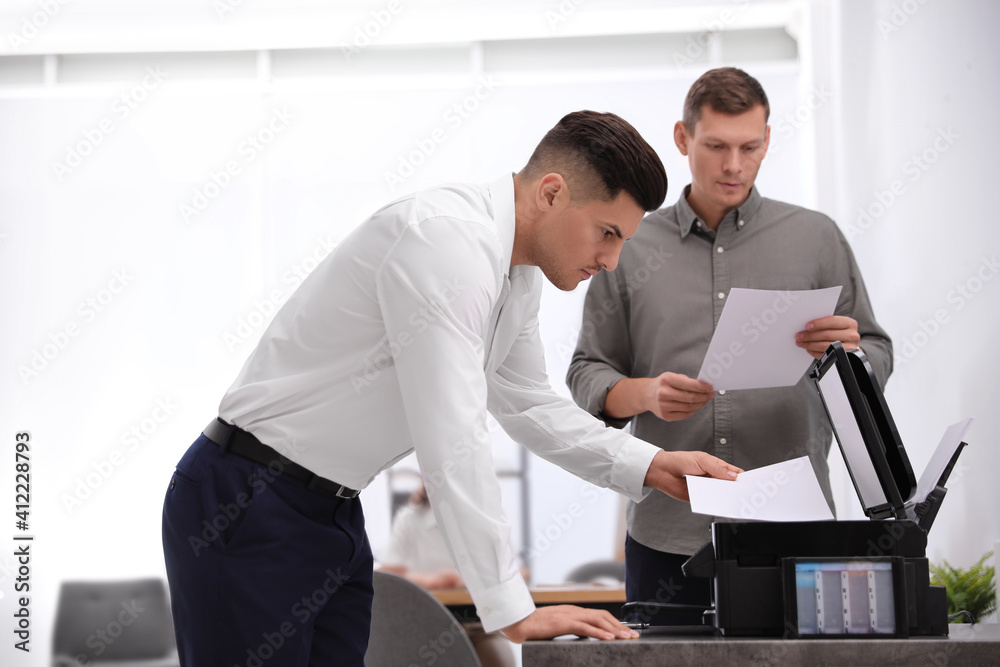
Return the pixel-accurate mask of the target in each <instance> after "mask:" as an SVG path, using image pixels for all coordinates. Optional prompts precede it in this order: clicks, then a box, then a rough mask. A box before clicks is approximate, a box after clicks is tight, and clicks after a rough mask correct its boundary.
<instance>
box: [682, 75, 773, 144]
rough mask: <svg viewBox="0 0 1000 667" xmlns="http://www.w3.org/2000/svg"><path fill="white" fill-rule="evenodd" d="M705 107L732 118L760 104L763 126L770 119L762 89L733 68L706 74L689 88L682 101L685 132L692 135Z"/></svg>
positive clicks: (756, 82)
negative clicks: (729, 115) (707, 106)
mask: <svg viewBox="0 0 1000 667" xmlns="http://www.w3.org/2000/svg"><path fill="white" fill-rule="evenodd" d="M706 104H707V105H709V106H710V107H712V110H713V111H718V112H719V113H726V114H731V115H736V114H741V113H744V112H746V111H750V109H753V108H754V107H755V106H757V105H758V104H759V105H761V106H763V107H764V122H765V123H766V122H767V118H768V116H770V115H771V106H770V105H769V104H768V103H767V93H765V92H764V87H763V86H761V85H760V82H759V81H757V79H755V78H753V77H752V76H750V75H749V74H747V73H746V72H744V71H743V70H741V69H737V68H735V67H720V68H718V69H711V70H708V71H707V72H705V73H704V74H702V75H701V76H700V77H698V80H697V81H695V82H694V83H693V84H692V85H691V90H689V91H688V94H687V99H685V100H684V125H686V126H687V129H688V132H694V126H695V125H697V124H698V121H699V120H701V110H702V109H704V108H705V105H706Z"/></svg>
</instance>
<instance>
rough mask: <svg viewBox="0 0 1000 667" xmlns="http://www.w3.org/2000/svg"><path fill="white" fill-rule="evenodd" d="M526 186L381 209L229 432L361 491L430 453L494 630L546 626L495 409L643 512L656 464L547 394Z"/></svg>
mask: <svg viewBox="0 0 1000 667" xmlns="http://www.w3.org/2000/svg"><path fill="white" fill-rule="evenodd" d="M513 243H514V185H513V179H512V177H511V176H510V175H507V176H504V177H503V178H501V179H500V180H498V181H496V182H494V183H492V184H490V185H448V186H442V187H439V188H434V189H431V190H425V191H422V192H418V193H416V194H413V195H409V196H407V197H404V198H402V199H399V200H397V201H395V202H393V203H391V204H389V205H387V206H386V207H384V208H382V209H380V210H379V211H377V212H376V213H375V214H374V215H373V216H372V217H371V218H370V219H369V220H367V221H366V222H365V223H363V224H362V225H361V226H360V227H358V228H357V229H356V230H355V231H354V232H353V233H352V234H351V235H349V236H348V237H347V238H346V239H344V241H343V242H342V243H341V244H340V245H339V246H338V247H337V248H336V249H335V250H334V251H333V252H331V253H330V254H329V255H328V256H327V257H326V258H325V259H324V260H323V261H322V262H321V263H320V265H319V266H318V267H317V268H316V269H315V270H314V271H313V272H312V274H310V276H309V277H308V278H307V279H306V280H305V281H304V282H303V283H302V285H301V286H300V287H299V288H298V289H297V290H296V291H295V293H294V294H292V295H291V297H290V298H289V299H288V301H287V302H286V303H285V304H284V305H283V306H282V308H281V309H280V310H279V311H278V313H277V314H276V315H275V317H274V320H273V321H272V322H271V324H270V326H268V328H267V330H266V331H265V332H264V334H263V335H262V337H261V340H260V342H259V343H258V345H257V347H256V349H255V350H254V351H253V352H252V353H251V355H250V357H249V359H247V361H246V364H245V365H244V366H243V369H242V371H241V372H240V374H239V376H238V377H237V378H236V381H235V382H234V383H233V385H232V387H230V388H229V391H228V392H227V393H226V395H225V397H224V398H223V399H222V403H221V405H220V408H219V414H220V416H221V417H222V418H223V419H224V420H226V421H228V422H230V423H234V424H236V425H237V426H239V427H241V428H243V429H245V430H247V431H249V432H251V433H253V434H254V435H255V436H256V437H257V438H258V439H259V440H261V441H262V442H264V443H266V444H268V445H270V446H272V447H274V448H275V449H277V450H278V451H280V452H281V453H282V454H284V455H285V456H287V457H288V458H289V459H291V460H292V461H295V462H296V463H299V464H300V465H302V466H305V467H306V468H308V469H310V470H311V471H312V472H314V473H316V474H317V475H320V476H322V477H326V478H327V479H331V480H333V481H335V482H337V483H339V484H344V485H346V486H349V487H352V488H355V489H363V488H364V487H365V486H367V485H368V484H369V483H370V482H371V480H372V479H373V478H374V477H375V476H376V475H377V474H378V473H379V472H381V471H382V470H384V469H386V468H388V467H390V466H391V465H392V464H393V463H395V462H396V461H398V460H399V459H401V458H403V457H404V456H406V455H407V454H409V453H410V452H411V451H415V452H416V456H417V461H418V463H419V465H420V468H421V472H422V474H423V476H424V482H425V484H426V486H427V489H428V495H429V497H430V499H431V506H432V508H433V509H434V513H435V516H436V518H437V522H438V525H439V526H440V527H441V530H442V533H443V534H444V537H445V540H446V542H447V543H448V548H449V550H450V551H451V554H452V557H453V558H454V561H455V564H456V566H457V568H458V571H459V573H460V574H461V576H462V579H463V580H464V581H465V584H466V586H467V587H468V589H469V592H470V594H471V596H472V599H473V601H474V602H475V603H476V608H477V612H478V614H479V617H480V618H481V619H482V622H483V627H484V628H485V629H486V631H487V632H489V631H493V630H497V629H499V628H502V627H505V626H507V625H510V624H511V623H514V622H516V621H518V620H520V619H522V618H524V617H525V616H527V615H528V614H530V613H531V612H532V611H533V610H534V605H533V603H532V601H531V597H530V596H529V594H528V589H527V586H526V585H525V583H524V579H523V578H522V577H521V575H520V573H519V571H518V565H517V559H516V557H515V555H514V551H513V548H512V546H511V540H510V532H511V526H510V523H509V521H508V520H507V518H506V517H505V516H504V514H503V511H502V509H501V506H500V486H499V483H498V481H497V478H496V474H495V471H494V468H493V459H492V451H491V445H490V436H489V433H488V426H487V410H489V413H490V414H492V415H493V416H494V417H495V418H496V420H497V421H498V422H499V423H500V425H501V426H502V427H503V429H504V430H505V431H506V432H507V433H508V434H509V435H510V436H511V437H512V438H513V439H514V440H516V441H517V442H519V443H520V444H522V445H523V446H525V447H527V448H528V449H529V450H530V451H532V452H534V453H535V454H538V455H539V456H541V457H543V458H545V459H547V460H549V461H551V462H553V463H555V464H557V465H559V466H561V467H563V468H565V469H566V470H569V471H570V472H573V473H574V474H576V475H578V476H579V477H581V478H583V479H585V480H587V481H590V482H592V483H594V484H597V485H598V486H602V487H609V488H611V489H614V490H615V491H618V492H619V493H622V494H624V495H626V496H627V497H629V498H631V499H633V500H636V501H638V500H640V499H641V498H642V497H643V496H644V495H645V493H647V492H648V491H649V489H648V488H644V487H643V480H644V478H645V474H646V471H647V469H648V468H649V464H650V462H651V461H652V459H653V457H654V456H655V454H656V453H657V452H658V451H660V450H659V448H657V447H654V446H653V445H650V444H648V443H646V442H643V441H641V440H638V439H635V438H633V437H631V436H629V435H627V434H625V433H622V432H621V431H618V430H616V429H612V428H607V427H605V426H604V425H603V424H602V423H601V422H600V421H598V420H597V419H595V418H594V417H592V416H591V415H589V414H587V413H586V412H585V411H583V410H582V409H580V408H578V407H577V406H576V404H574V403H573V402H572V401H571V400H569V399H566V398H563V397H562V396H559V395H558V394H556V393H555V392H554V391H553V390H552V389H551V388H550V387H549V384H548V379H547V376H546V373H545V359H544V356H543V347H542V343H541V340H540V338H539V335H538V317H537V315H538V306H539V300H540V298H541V291H542V278H543V276H542V273H541V271H540V270H539V269H538V268H537V267H532V266H514V267H511V265H510V262H511V253H512V249H513Z"/></svg>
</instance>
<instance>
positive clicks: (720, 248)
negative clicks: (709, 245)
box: [715, 245, 722, 253]
mask: <svg viewBox="0 0 1000 667" xmlns="http://www.w3.org/2000/svg"><path fill="white" fill-rule="evenodd" d="M715 252H718V253H721V252H722V246H721V245H720V246H719V247H718V248H716V249H715Z"/></svg>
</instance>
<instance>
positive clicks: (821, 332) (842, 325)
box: [795, 315, 861, 359]
mask: <svg viewBox="0 0 1000 667" xmlns="http://www.w3.org/2000/svg"><path fill="white" fill-rule="evenodd" d="M835 340H839V341H840V342H841V343H843V344H844V349H845V350H853V349H854V348H856V347H857V346H858V343H859V342H861V334H859V333H858V321H857V320H855V319H851V318H850V317H844V316H842V315H831V316H830V317H821V318H819V319H817V320H813V321H812V322H809V323H808V324H806V327H805V331H800V332H798V333H797V334H795V344H796V345H798V346H799V347H801V348H802V349H803V350H805V351H806V352H808V353H809V354H811V355H812V356H813V357H814V358H816V359H819V358H820V357H822V356H823V353H824V352H826V348H828V347H830V343H832V342H833V341H835Z"/></svg>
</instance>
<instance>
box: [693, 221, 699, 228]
mask: <svg viewBox="0 0 1000 667" xmlns="http://www.w3.org/2000/svg"><path fill="white" fill-rule="evenodd" d="M694 226H695V227H698V228H701V220H698V221H697V222H695V223H694Z"/></svg>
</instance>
